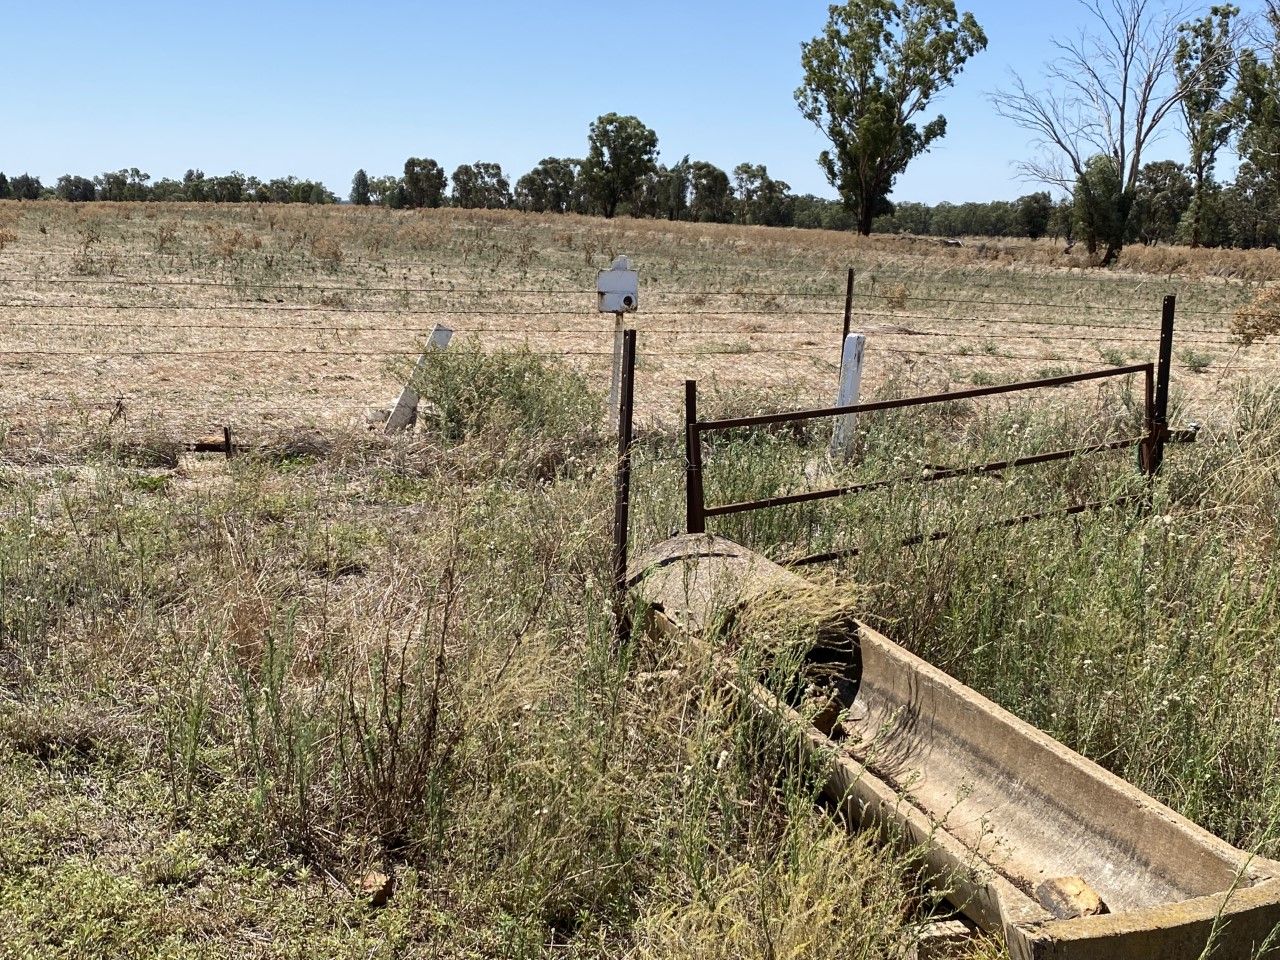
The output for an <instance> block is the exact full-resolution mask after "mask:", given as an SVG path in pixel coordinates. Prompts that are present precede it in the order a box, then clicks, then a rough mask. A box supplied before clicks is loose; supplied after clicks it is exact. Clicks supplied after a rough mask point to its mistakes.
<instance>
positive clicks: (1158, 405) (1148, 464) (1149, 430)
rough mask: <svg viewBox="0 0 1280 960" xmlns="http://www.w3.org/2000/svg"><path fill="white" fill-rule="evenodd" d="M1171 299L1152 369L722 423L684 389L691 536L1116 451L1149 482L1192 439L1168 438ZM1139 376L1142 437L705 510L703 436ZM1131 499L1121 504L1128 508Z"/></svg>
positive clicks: (689, 384)
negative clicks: (899, 489) (1127, 454)
mask: <svg viewBox="0 0 1280 960" xmlns="http://www.w3.org/2000/svg"><path fill="white" fill-rule="evenodd" d="M1174 304H1175V301H1174V298H1173V297H1171V296H1170V297H1165V299H1164V311H1163V318H1162V320H1163V322H1162V324H1161V331H1160V352H1159V361H1158V363H1139V364H1131V365H1129V366H1123V367H1109V368H1107V369H1104V370H1090V371H1087V372H1084V373H1071V374H1063V375H1061V376H1056V377H1045V378H1043V379H1039V380H1024V381H1020V382H1017V383H1006V384H999V385H996V386H988V387H974V388H971V389H967V390H955V391H951V392H948V393H935V394H927V395H924V396H918V397H904V398H899V399H895V400H877V401H873V402H870V403H859V404H854V405H852V406H843V407H822V408H817V409H812V410H796V411H792V412H788V413H772V414H760V415H756V416H748V417H730V418H727V419H722V420H699V419H698V382H697V381H696V380H686V381H685V521H686V528H687V530H688V532H689V533H706V525H707V518H709V517H722V516H729V515H732V514H738V513H748V512H751V511H755V510H766V509H770V508H772V507H781V506H789V505H792V504H798V503H812V502H814V501H819V500H829V499H833V498H836V497H844V496H851V495H855V494H860V493H867V492H869V491H873V490H882V489H886V488H889V487H892V486H896V485H899V484H919V483H932V482H935V481H939V480H951V479H955V478H957V477H967V476H980V475H984V474H995V473H1001V472H1003V471H1006V470H1011V469H1014V468H1016V467H1026V466H1035V465H1039V464H1044V463H1054V462H1057V461H1062V460H1070V459H1072V458H1074V457H1078V456H1087V455H1089V454H1094V453H1102V452H1106V451H1114V450H1126V449H1130V448H1134V447H1136V448H1138V459H1139V464H1140V467H1141V469H1142V471H1143V473H1144V474H1146V475H1147V476H1148V477H1153V476H1155V474H1156V473H1157V471H1159V469H1160V465H1161V463H1162V462H1163V459H1164V446H1165V444H1166V443H1167V442H1170V441H1175V442H1177V441H1187V440H1191V439H1194V432H1193V431H1191V432H1188V431H1182V432H1178V433H1171V432H1170V430H1169V427H1168V403H1169V373H1170V368H1171V366H1172V356H1173V316H1174ZM1136 374H1142V376H1143V378H1144V381H1145V383H1144V387H1145V389H1144V391H1143V399H1144V422H1145V432H1144V433H1143V434H1142V435H1141V436H1136V437H1127V438H1124V439H1122V440H1114V441H1110V442H1107V443H1100V444H1092V445H1088V446H1082V447H1073V448H1071V449H1068V450H1055V451H1052V452H1048V453H1037V454H1029V455H1027V456H1022V457H1014V458H1011V459H1007V460H996V461H992V462H989V463H980V464H972V465H968V466H960V467H944V468H934V469H929V470H927V471H926V472H924V473H922V474H919V475H912V476H900V477H892V478H889V479H885V480H875V481H870V482H866V483H858V484H848V485H844V486H838V487H830V488H828V489H824V490H811V491H805V492H803V493H791V494H780V495H778V496H773V497H765V498H763V499H758V500H743V501H738V502H735V503H725V504H715V505H711V506H708V505H707V503H706V491H705V486H704V483H703V464H702V438H703V436H704V435H706V434H710V433H716V432H721V431H725V430H732V429H736V428H743V427H763V426H772V425H776V424H783V423H797V422H803V421H808V420H817V419H823V418H830V417H841V416H849V415H851V414H859V413H873V412H875V411H878V410H902V409H906V408H909V407H919V406H927V405H931V404H939V403H949V402H951V401H955V400H971V399H976V398H979V397H992V396H999V395H1001V394H1009V393H1018V392H1021V391H1025V390H1037V389H1043V388H1046V387H1061V386H1068V385H1070V384H1076V383H1086V382H1089V381H1093V380H1105V379H1113V378H1118V377H1128V376H1134V375H1136ZM1131 499H1134V498H1125V500H1131ZM1119 502H1124V501H1102V502H1097V503H1084V504H1075V505H1072V506H1068V507H1064V508H1062V509H1060V510H1052V511H1043V512H1040V513H1034V514H1027V515H1024V516H1021V517H1011V518H1008V519H1005V520H1001V521H998V522H997V523H996V524H994V525H992V526H993V527H994V528H999V527H1007V526H1013V525H1017V524H1020V523H1030V522H1032V521H1035V520H1040V519H1044V518H1047V517H1050V516H1059V515H1062V516H1070V515H1073V514H1078V513H1083V512H1086V511H1091V510H1098V509H1101V508H1103V507H1106V506H1110V505H1114V504H1116V503H1119ZM948 536H950V533H948V532H944V531H939V532H936V533H931V534H925V535H922V536H918V537H913V538H911V539H910V540H909V541H907V542H906V543H904V546H910V545H914V544H919V543H925V542H928V541H932V540H941V539H945V538H946V537H948ZM856 553H857V550H856V548H853V549H848V550H843V551H837V552H832V553H823V554H814V555H812V556H810V557H804V558H802V559H801V560H798V561H794V563H795V564H797V565H802V564H806V563H820V562H825V561H828V560H833V559H836V558H837V557H840V556H848V555H851V554H856Z"/></svg>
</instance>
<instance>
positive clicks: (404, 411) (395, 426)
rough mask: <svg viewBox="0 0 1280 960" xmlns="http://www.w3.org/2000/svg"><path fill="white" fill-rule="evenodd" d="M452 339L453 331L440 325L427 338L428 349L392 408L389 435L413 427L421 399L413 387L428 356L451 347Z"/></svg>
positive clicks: (388, 419)
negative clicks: (432, 352) (431, 352)
mask: <svg viewBox="0 0 1280 960" xmlns="http://www.w3.org/2000/svg"><path fill="white" fill-rule="evenodd" d="M452 338H453V331H452V330H450V329H449V328H448V327H442V326H440V325H439V324H436V326H434V327H432V329H431V336H430V337H428V338H427V349H426V350H424V351H423V353H422V356H420V357H419V358H418V362H417V363H416V364H415V365H414V367H413V373H411V374H410V375H409V381H408V383H406V384H405V385H404V389H403V390H402V391H401V392H400V399H399V400H397V401H396V405H395V406H394V407H392V408H391V415H390V416H389V417H387V426H386V432H387V433H400V432H402V431H404V430H408V429H409V428H410V427H411V426H413V423H414V421H415V420H417V419H418V400H419V399H420V398H419V397H418V391H417V390H415V389H414V388H413V385H414V383H415V382H416V381H417V379H418V376H419V375H420V374H421V373H422V368H423V367H424V366H426V363H427V354H428V353H429V352H430V351H432V350H443V349H444V348H445V347H447V346H448V345H449V341H450V340H451V339H452Z"/></svg>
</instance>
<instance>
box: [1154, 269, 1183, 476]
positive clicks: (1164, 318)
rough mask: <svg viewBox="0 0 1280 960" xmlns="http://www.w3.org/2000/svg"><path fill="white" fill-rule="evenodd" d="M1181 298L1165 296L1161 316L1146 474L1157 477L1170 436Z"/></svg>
mask: <svg viewBox="0 0 1280 960" xmlns="http://www.w3.org/2000/svg"><path fill="white" fill-rule="evenodd" d="M1177 302H1178V298H1177V297H1175V296H1173V295H1172V294H1170V295H1169V296H1167V297H1165V298H1164V308H1163V310H1162V312H1161V315H1160V357H1159V361H1158V363H1157V365H1156V386H1155V401H1154V407H1153V410H1152V430H1151V457H1150V460H1149V461H1148V463H1147V473H1148V474H1150V475H1151V476H1155V475H1156V474H1157V473H1159V472H1160V467H1161V466H1162V465H1163V464H1164V445H1165V441H1166V440H1167V439H1168V436H1169V376H1170V373H1171V372H1172V369H1173V320H1174V313H1175V310H1176V307H1177Z"/></svg>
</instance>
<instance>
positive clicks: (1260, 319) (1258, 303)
mask: <svg viewBox="0 0 1280 960" xmlns="http://www.w3.org/2000/svg"><path fill="white" fill-rule="evenodd" d="M1277 333H1280V289H1277V288H1274V287H1267V288H1264V289H1262V290H1259V291H1258V292H1257V294H1255V295H1254V298H1253V299H1252V300H1251V301H1250V302H1249V303H1247V304H1245V306H1243V307H1241V308H1240V309H1239V310H1237V311H1236V314H1235V316H1234V317H1232V319H1231V334H1232V336H1234V337H1235V338H1236V339H1237V340H1239V341H1240V342H1241V343H1243V344H1244V345H1245V346H1248V345H1250V344H1252V343H1256V342H1257V341H1259V340H1265V339H1266V338H1267V337H1274V336H1275V335H1276V334H1277Z"/></svg>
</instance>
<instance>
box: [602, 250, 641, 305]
mask: <svg viewBox="0 0 1280 960" xmlns="http://www.w3.org/2000/svg"><path fill="white" fill-rule="evenodd" d="M596 291H597V293H598V294H599V296H600V312H601V313H635V312H636V310H638V309H639V308H640V277H639V275H638V274H637V273H636V272H635V271H634V270H632V269H631V261H630V260H628V259H627V258H626V257H618V259H616V260H614V261H613V266H611V267H610V268H609V269H608V270H601V271H600V276H599V277H597V278H596Z"/></svg>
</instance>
